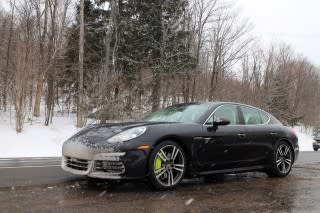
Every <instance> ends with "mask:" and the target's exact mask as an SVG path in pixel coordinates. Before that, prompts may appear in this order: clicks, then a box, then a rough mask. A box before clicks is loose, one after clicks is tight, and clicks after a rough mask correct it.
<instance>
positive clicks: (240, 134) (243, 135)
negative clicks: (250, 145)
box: [238, 133, 246, 138]
mask: <svg viewBox="0 0 320 213" xmlns="http://www.w3.org/2000/svg"><path fill="white" fill-rule="evenodd" d="M238 136H239V138H245V137H246V134H245V133H239V134H238Z"/></svg>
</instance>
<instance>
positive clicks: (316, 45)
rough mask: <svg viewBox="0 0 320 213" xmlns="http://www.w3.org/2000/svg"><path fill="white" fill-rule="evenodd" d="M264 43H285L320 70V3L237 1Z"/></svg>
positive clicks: (315, 0) (308, 0) (312, 0)
mask: <svg viewBox="0 0 320 213" xmlns="http://www.w3.org/2000/svg"><path fill="white" fill-rule="evenodd" d="M235 1H236V2H237V6H239V7H240V8H241V12H242V15H243V16H245V17H248V18H249V20H250V22H252V23H253V24H254V33H255V34H256V35H258V36H259V37H260V38H261V40H262V41H263V43H265V44H269V43H271V42H273V41H274V42H279V41H285V42H286V43H289V44H290V45H291V46H292V47H293V49H294V50H295V51H296V52H297V53H300V54H302V55H304V56H306V57H307V58H309V60H310V61H311V62H313V63H314V64H315V65H317V66H320V0H235Z"/></svg>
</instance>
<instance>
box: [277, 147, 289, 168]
mask: <svg viewBox="0 0 320 213" xmlns="http://www.w3.org/2000/svg"><path fill="white" fill-rule="evenodd" d="M276 166H277V168H278V171H279V172H281V173H282V174H286V173H288V172H289V171H290V169H291V166H292V152H291V148H290V146H288V145H287V144H281V145H280V146H279V147H278V149H277V154H276Z"/></svg>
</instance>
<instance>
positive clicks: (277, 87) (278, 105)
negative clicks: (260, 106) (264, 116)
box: [267, 73, 303, 127]
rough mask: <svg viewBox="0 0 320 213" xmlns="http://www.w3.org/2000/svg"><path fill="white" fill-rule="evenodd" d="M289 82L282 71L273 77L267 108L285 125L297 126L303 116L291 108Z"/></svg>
mask: <svg viewBox="0 0 320 213" xmlns="http://www.w3.org/2000/svg"><path fill="white" fill-rule="evenodd" d="M289 88H290V87H289V83H288V82H287V81H285V79H284V77H282V75H281V74H280V73H277V74H275V76H274V77H273V78H272V79H271V84H270V91H269V96H268V99H267V108H268V110H269V112H270V113H271V114H272V115H274V116H275V117H276V118H277V119H279V120H280V121H281V122H283V123H284V124H285V125H289V126H292V127H293V126H295V125H297V124H298V122H299V121H300V120H301V119H302V118H303V117H302V116H297V115H296V113H295V112H293V111H292V110H291V106H290V100H289V97H290V96H289Z"/></svg>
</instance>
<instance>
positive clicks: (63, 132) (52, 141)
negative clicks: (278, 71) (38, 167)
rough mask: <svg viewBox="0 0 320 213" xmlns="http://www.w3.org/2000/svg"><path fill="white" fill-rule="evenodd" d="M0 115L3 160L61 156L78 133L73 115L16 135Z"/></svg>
mask: <svg viewBox="0 0 320 213" xmlns="http://www.w3.org/2000/svg"><path fill="white" fill-rule="evenodd" d="M0 114H1V116H0V158H9V157H52V156H61V147H62V143H63V142H64V141H65V140H66V139H68V138H69V137H70V136H71V135H73V134H74V133H75V132H76V131H77V128H76V127H75V123H76V118H75V116H74V115H73V116H70V117H54V118H53V124H51V125H49V126H44V125H43V123H44V119H43V118H39V119H38V120H35V121H33V122H32V125H31V124H30V123H26V124H25V126H24V129H23V132H22V133H19V134H17V133H16V131H15V127H14V124H13V122H10V120H9V117H8V116H4V113H3V112H0ZM10 123H11V124H10ZM295 131H296V133H297V135H298V138H299V146H300V151H312V150H313V148H312V136H311V133H310V131H306V130H304V129H303V128H300V127H296V128H295ZM303 132H307V133H303Z"/></svg>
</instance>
